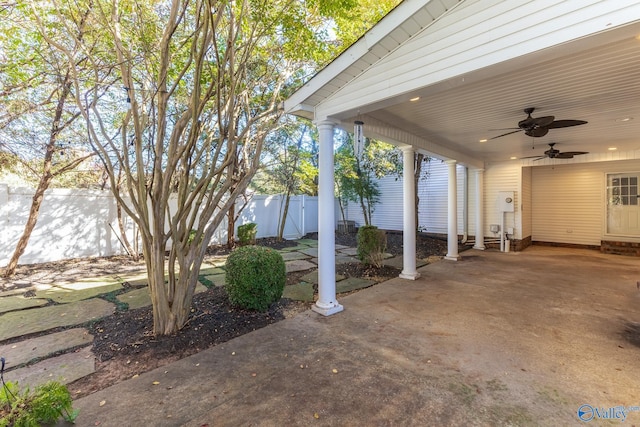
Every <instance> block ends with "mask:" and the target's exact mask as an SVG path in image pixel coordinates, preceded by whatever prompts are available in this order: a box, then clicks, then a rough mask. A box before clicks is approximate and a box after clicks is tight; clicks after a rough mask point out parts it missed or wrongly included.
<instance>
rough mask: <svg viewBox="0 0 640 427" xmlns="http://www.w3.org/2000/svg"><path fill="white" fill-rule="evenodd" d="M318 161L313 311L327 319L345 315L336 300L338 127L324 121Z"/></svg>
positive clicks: (319, 125) (320, 124)
mask: <svg viewBox="0 0 640 427" xmlns="http://www.w3.org/2000/svg"><path fill="white" fill-rule="evenodd" d="M316 126H317V127H318V132H319V134H320V153H319V159H318V175H319V176H318V301H317V302H316V303H315V304H314V305H313V307H312V308H311V309H312V310H313V311H315V312H316V313H320V314H322V315H323V316H330V315H332V314H335V313H339V312H341V311H342V310H343V309H344V308H343V307H342V306H341V305H340V304H338V301H337V299H336V236H335V229H336V219H335V197H334V180H333V175H334V165H333V130H334V123H333V122H330V121H321V122H319V123H317V125H316Z"/></svg>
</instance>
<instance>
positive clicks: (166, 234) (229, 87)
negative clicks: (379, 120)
mask: <svg viewBox="0 0 640 427" xmlns="http://www.w3.org/2000/svg"><path fill="white" fill-rule="evenodd" d="M337 3H339V2H338V1H336V4H337ZM48 6H51V7H53V8H54V9H55V7H56V1H55V0H53V1H52V2H51V3H49V2H47V3H42V4H41V3H33V6H32V7H33V8H34V10H37V8H42V7H48ZM85 6H90V10H91V13H90V14H89V16H88V19H89V20H91V22H90V24H91V25H92V27H91V28H94V29H95V34H93V35H92V37H85V38H84V39H82V40H74V42H78V43H80V44H81V45H84V46H85V49H84V50H82V52H83V53H85V54H86V53H87V52H93V53H91V54H87V55H86V61H87V62H88V63H89V64H91V66H92V67H94V70H95V77H94V78H93V79H92V80H85V79H83V78H82V77H81V76H78V75H73V74H72V75H71V79H72V82H73V85H72V86H73V88H74V90H73V91H72V93H73V95H74V97H75V103H76V105H77V107H78V110H79V111H80V112H81V114H82V116H83V118H84V120H85V121H86V125H87V129H88V134H89V139H90V141H91V144H92V146H93V148H94V150H95V151H96V152H97V153H98V155H99V157H100V159H101V161H102V162H103V163H104V166H105V169H106V170H107V171H108V173H109V177H110V180H111V186H110V187H111V189H112V191H113V192H114V195H115V197H116V198H117V200H118V201H119V203H120V204H121V205H122V208H123V209H124V210H125V211H126V213H127V214H128V215H129V216H130V217H131V218H132V219H133V221H134V222H135V223H136V224H137V226H138V228H139V230H140V234H141V242H142V252H143V256H144V260H145V263H146V268H147V273H148V281H149V288H150V293H151V299H152V305H153V316H154V333H155V334H160V335H161V334H173V333H175V332H177V331H178V330H179V329H181V328H182V327H183V326H184V325H185V324H186V322H187V320H188V316H189V313H190V307H191V302H192V298H193V294H194V289H195V286H196V283H197V280H198V273H199V270H200V266H201V264H202V260H203V258H204V255H205V251H206V248H207V244H208V242H209V241H210V239H211V237H212V235H213V233H214V231H215V230H216V229H217V228H218V226H219V225H220V224H221V222H222V220H223V218H224V216H225V215H226V214H227V212H228V211H229V208H230V207H231V205H232V204H233V203H234V202H235V201H236V198H237V197H238V196H239V195H241V194H243V192H244V191H245V189H246V188H247V185H248V184H249V181H250V180H251V178H252V176H253V175H254V173H255V172H256V170H257V169H258V164H259V159H260V152H261V150H262V146H263V142H264V140H265V137H266V135H267V134H268V132H270V131H272V130H273V129H274V128H276V127H277V126H278V123H279V118H280V115H281V111H280V110H279V108H278V106H279V104H280V102H281V100H282V98H283V96H285V95H286V91H287V90H288V87H294V86H297V85H299V84H300V80H301V79H302V78H304V77H305V73H306V72H307V68H305V67H303V66H302V65H301V62H300V61H301V58H300V55H302V54H304V53H305V52H306V51H319V50H320V49H319V46H320V45H321V44H320V41H319V40H318V39H317V38H315V36H316V35H315V34H313V33H312V32H310V30H309V25H308V22H307V23H305V21H304V20H302V21H301V20H300V19H299V18H300V16H299V15H301V14H302V16H304V13H306V12H305V9H304V7H303V6H304V4H303V3H302V2H297V1H278V0H276V1H269V2H256V1H253V0H252V1H249V0H236V1H207V0H196V1H187V0H173V1H164V2H135V1H117V0H113V1H99V0H95V1H92V2H90V3H86V4H85ZM40 16H43V18H42V22H40V26H39V29H40V31H42V32H43V34H44V36H45V39H46V41H47V43H49V44H50V45H52V46H55V47H56V48H57V49H59V50H60V51H61V52H63V53H64V54H65V55H66V57H67V61H68V62H69V63H70V64H71V63H75V61H76V56H77V55H76V52H75V51H74V50H72V49H69V47H68V46H69V41H68V40H69V38H70V37H72V36H73V34H65V35H62V34H61V33H50V32H47V26H46V25H45V22H43V21H44V20H45V19H47V16H49V15H47V14H42V15H40ZM62 25H64V21H63V22H62ZM96 45H99V47H100V48H99V49H95V46H96ZM90 46H91V47H93V49H89V47H90ZM95 52H100V53H95ZM108 64H116V67H115V73H116V74H117V75H118V76H119V78H120V80H121V82H122V87H121V88H119V89H120V90H121V92H120V101H122V100H124V99H125V97H126V107H127V108H125V110H124V111H118V106H117V104H116V102H115V101H117V100H118V96H117V95H114V96H112V97H111V98H109V97H106V98H105V97H101V96H100V92H101V91H100V87H99V86H98V85H92V82H95V81H101V80H104V79H103V78H102V76H101V73H102V70H104V69H106V65H108ZM300 70H302V71H300ZM119 173H121V174H122V176H123V177H124V181H123V185H116V184H117V183H116V182H115V180H116V177H117V176H118V174H119Z"/></svg>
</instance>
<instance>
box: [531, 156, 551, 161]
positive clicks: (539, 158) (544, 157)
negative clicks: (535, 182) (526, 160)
mask: <svg viewBox="0 0 640 427" xmlns="http://www.w3.org/2000/svg"><path fill="white" fill-rule="evenodd" d="M547 157H548V156H542V157H538V158H537V159H533V161H534V162H537V161H538V160H542V159H546V158H547Z"/></svg>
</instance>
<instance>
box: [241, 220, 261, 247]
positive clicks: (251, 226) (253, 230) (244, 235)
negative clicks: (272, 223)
mask: <svg viewBox="0 0 640 427" xmlns="http://www.w3.org/2000/svg"><path fill="white" fill-rule="evenodd" d="M257 233H258V224H256V223H255V222H250V223H247V224H243V225H239V226H238V240H239V241H240V245H241V246H246V245H255V244H256V234H257Z"/></svg>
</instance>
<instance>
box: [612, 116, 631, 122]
mask: <svg viewBox="0 0 640 427" xmlns="http://www.w3.org/2000/svg"><path fill="white" fill-rule="evenodd" d="M631 120H633V117H622V118H620V119H616V122H628V121H631Z"/></svg>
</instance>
